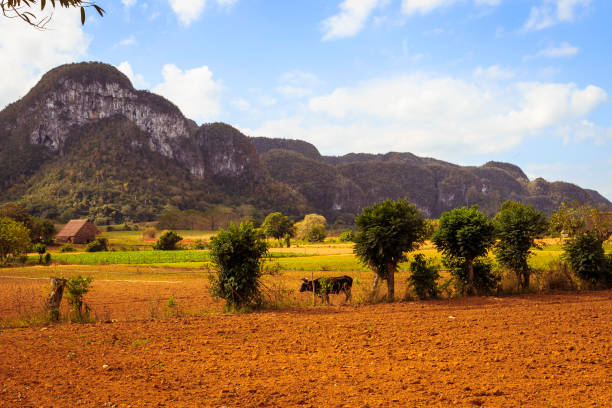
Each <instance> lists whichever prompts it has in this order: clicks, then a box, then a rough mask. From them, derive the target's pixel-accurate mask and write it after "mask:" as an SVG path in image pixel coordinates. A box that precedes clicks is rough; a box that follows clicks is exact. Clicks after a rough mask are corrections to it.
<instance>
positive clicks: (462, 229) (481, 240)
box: [432, 206, 495, 291]
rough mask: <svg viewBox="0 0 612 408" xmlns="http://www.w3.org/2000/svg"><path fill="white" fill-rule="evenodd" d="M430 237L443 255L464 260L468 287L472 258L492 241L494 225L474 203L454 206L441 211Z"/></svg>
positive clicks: (471, 277)
mask: <svg viewBox="0 0 612 408" xmlns="http://www.w3.org/2000/svg"><path fill="white" fill-rule="evenodd" d="M432 241H433V243H434V244H435V245H436V247H437V248H438V250H439V251H441V252H442V254H443V255H444V256H446V257H450V258H455V260H459V261H463V262H465V267H466V268H467V272H468V285H469V288H468V290H469V291H472V290H473V288H474V259H476V258H477V257H479V256H483V255H485V254H486V253H487V250H488V249H489V247H490V246H491V245H492V244H493V242H494V241H495V228H494V226H493V223H492V222H491V221H490V220H489V219H488V218H487V216H486V215H484V214H483V213H481V212H480V211H479V210H478V206H472V207H470V208H467V207H460V208H455V209H454V210H452V211H451V212H445V213H443V214H442V216H441V217H440V226H439V227H438V229H437V230H436V232H435V233H434V235H433V237H432Z"/></svg>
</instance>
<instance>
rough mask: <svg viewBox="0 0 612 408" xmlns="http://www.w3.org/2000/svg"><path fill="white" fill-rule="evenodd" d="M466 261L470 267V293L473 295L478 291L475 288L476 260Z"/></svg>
mask: <svg viewBox="0 0 612 408" xmlns="http://www.w3.org/2000/svg"><path fill="white" fill-rule="evenodd" d="M465 263H466V264H467V267H468V281H469V282H468V295H473V294H474V293H475V292H476V291H475V290H474V260H473V259H466V260H465Z"/></svg>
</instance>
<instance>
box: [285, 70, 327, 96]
mask: <svg viewBox="0 0 612 408" xmlns="http://www.w3.org/2000/svg"><path fill="white" fill-rule="evenodd" d="M280 83H281V85H280V86H279V87H278V88H276V89H277V91H278V92H280V93H281V94H283V95H284V96H286V97H294V98H303V97H305V96H308V95H311V94H312V93H313V88H314V87H316V86H317V85H319V84H320V83H321V81H320V80H319V78H317V76H316V75H314V74H311V73H309V72H304V71H291V72H286V73H284V74H283V75H282V76H281V78H280Z"/></svg>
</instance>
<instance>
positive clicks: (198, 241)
mask: <svg viewBox="0 0 612 408" xmlns="http://www.w3.org/2000/svg"><path fill="white" fill-rule="evenodd" d="M193 248H194V249H208V244H207V243H206V242H205V241H203V240H201V239H196V240H195V242H194V243H193Z"/></svg>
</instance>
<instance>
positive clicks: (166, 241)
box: [153, 231, 183, 251]
mask: <svg viewBox="0 0 612 408" xmlns="http://www.w3.org/2000/svg"><path fill="white" fill-rule="evenodd" d="M182 239H183V237H181V236H180V235H178V234H177V233H176V232H174V231H166V232H164V233H163V234H161V236H160V237H159V239H158V240H157V242H156V243H155V245H153V249H155V250H158V251H173V250H175V249H176V244H178V243H179V241H181V240H182Z"/></svg>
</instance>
